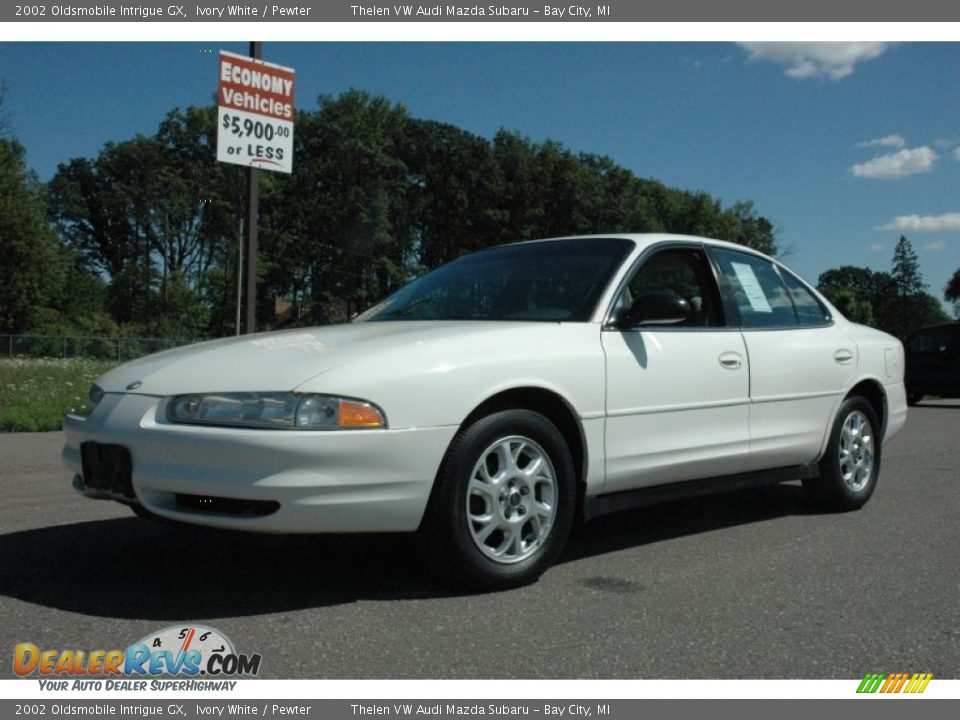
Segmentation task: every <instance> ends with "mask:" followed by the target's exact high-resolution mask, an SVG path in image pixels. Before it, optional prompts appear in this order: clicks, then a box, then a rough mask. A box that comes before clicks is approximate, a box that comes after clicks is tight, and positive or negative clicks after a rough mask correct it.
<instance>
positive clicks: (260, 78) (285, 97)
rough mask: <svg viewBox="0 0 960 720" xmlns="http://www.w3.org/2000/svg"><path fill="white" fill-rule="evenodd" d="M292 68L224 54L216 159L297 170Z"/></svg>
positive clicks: (275, 169) (222, 55)
mask: <svg viewBox="0 0 960 720" xmlns="http://www.w3.org/2000/svg"><path fill="white" fill-rule="evenodd" d="M293 81H294V71H293V70H292V69H291V68H287V67H282V66H281V65H274V64H272V63H268V62H263V61H262V60H254V59H253V58H248V57H244V56H243V55H235V54H233V53H229V52H225V51H222V50H221V51H220V72H219V83H218V87H217V160H219V161H220V162H228V163H234V164H236V165H245V166H247V167H257V168H262V169H264V170H274V171H276V172H285V173H289V172H292V171H293V117H294V109H293V97H294V96H293V88H294V82H293Z"/></svg>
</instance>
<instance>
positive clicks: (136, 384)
mask: <svg viewBox="0 0 960 720" xmlns="http://www.w3.org/2000/svg"><path fill="white" fill-rule="evenodd" d="M141 385H143V383H142V382H140V381H139V380H134V381H133V382H132V383H130V384H129V385H127V390H136V389H137V388H138V387H140V386H141Z"/></svg>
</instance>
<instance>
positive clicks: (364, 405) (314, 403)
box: [167, 392, 387, 430]
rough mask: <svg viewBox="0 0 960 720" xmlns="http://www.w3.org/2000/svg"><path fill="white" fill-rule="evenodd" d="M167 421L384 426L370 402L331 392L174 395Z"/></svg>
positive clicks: (258, 425)
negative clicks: (312, 393)
mask: <svg viewBox="0 0 960 720" xmlns="http://www.w3.org/2000/svg"><path fill="white" fill-rule="evenodd" d="M167 418H168V419H169V420H170V421H171V422H179V423H195V424H199V425H228V426H238V427H252V428H276V429H280V430H284V429H288V430H340V429H356V428H385V427H386V426H387V419H386V417H385V416H384V414H383V412H382V411H381V410H380V409H379V408H378V407H376V406H375V405H373V404H372V403H369V402H365V401H363V400H355V399H352V398H342V397H336V396H334V395H298V394H294V393H271V392H263V393H210V394H208V395H203V394H198V395H176V396H175V397H172V398H170V401H169V402H168V403H167Z"/></svg>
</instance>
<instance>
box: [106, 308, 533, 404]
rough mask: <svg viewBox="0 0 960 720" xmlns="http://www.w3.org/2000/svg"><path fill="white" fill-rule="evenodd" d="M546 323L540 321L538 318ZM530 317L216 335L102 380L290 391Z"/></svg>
mask: <svg viewBox="0 0 960 720" xmlns="http://www.w3.org/2000/svg"><path fill="white" fill-rule="evenodd" d="M538 324H539V323H538ZM524 325H527V323H517V322H502V323H501V322H481V321H428V322H420V321H397V322H365V323H351V324H346V325H330V326H326V327H318V328H299V329H296V330H285V331H281V332H269V333H258V334H255V335H242V336H239V337H235V338H225V339H222V340H211V341H208V342H202V343H197V344H195V345H187V346H184V347H179V348H175V349H173V350H167V351H165V352H161V353H157V354H155V355H149V356H147V357H143V358H140V359H138V360H134V361H133V362H129V363H126V364H125V365H121V366H120V367H118V368H115V369H113V370H110V371H109V372H107V373H105V374H104V375H102V376H101V377H100V378H98V379H97V385H99V386H100V387H101V388H103V390H104V391H105V392H133V393H139V394H145V395H161V396H164V395H178V394H182V393H195V392H254V391H276V392H280V391H289V390H293V389H295V388H296V387H297V386H298V385H301V384H303V383H304V382H306V381H307V380H309V379H310V378H313V377H316V376H318V375H321V374H323V373H325V372H328V371H330V370H333V369H334V368H337V367H340V366H343V365H347V364H349V363H351V362H353V361H357V360H361V359H369V358H371V357H384V359H385V360H386V356H387V355H388V354H389V352H390V350H391V349H393V348H396V347H398V346H408V345H411V344H420V345H423V344H428V343H429V344H434V343H441V342H447V341H449V340H451V339H453V338H463V337H464V336H465V335H473V334H480V333H486V332H495V331H498V330H502V329H505V328H512V329H514V330H518V331H522V326H524Z"/></svg>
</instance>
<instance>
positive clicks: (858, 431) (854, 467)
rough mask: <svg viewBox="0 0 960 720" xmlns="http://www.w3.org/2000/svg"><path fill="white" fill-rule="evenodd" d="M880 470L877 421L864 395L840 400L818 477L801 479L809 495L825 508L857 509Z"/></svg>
mask: <svg viewBox="0 0 960 720" xmlns="http://www.w3.org/2000/svg"><path fill="white" fill-rule="evenodd" d="M879 474H880V422H879V421H878V420H877V414H876V413H875V412H874V410H873V406H872V405H870V403H869V402H867V400H866V399H865V398H862V397H859V396H854V397H849V398H847V399H846V400H844V401H843V404H842V405H841V406H840V411H839V412H838V413H837V417H836V418H835V419H834V422H833V428H832V430H831V433H830V442H829V444H828V446H827V452H826V453H825V454H824V456H823V459H822V460H821V461H820V477H818V478H811V479H808V480H804V481H803V486H804V488H805V489H806V490H807V493H808V494H809V495H810V497H811V499H812V500H813V501H814V502H815V503H816V504H817V505H819V506H820V507H822V508H824V509H827V510H840V511H843V510H856V509H857V508H860V507H862V506H863V505H864V503H866V502H867V500H869V499H870V496H871V495H872V494H873V490H874V488H875V487H876V485H877V477H878V476H879Z"/></svg>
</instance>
